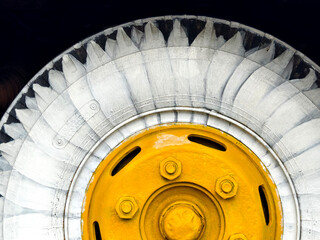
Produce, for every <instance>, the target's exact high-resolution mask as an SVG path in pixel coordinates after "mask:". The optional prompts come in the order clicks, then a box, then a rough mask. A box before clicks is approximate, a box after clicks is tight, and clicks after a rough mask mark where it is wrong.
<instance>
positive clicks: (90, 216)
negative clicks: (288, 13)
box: [0, 16, 320, 240]
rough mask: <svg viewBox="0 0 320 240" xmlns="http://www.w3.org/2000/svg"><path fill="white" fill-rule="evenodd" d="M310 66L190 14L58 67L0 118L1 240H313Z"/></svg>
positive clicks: (275, 43)
mask: <svg viewBox="0 0 320 240" xmlns="http://www.w3.org/2000/svg"><path fill="white" fill-rule="evenodd" d="M319 93H320V90H319V67H318V66H317V65H316V64H314V63H313V62H312V61H311V60H309V59H308V58H306V57H305V56H304V55H302V54H301V53H299V52H297V51H296V50H294V49H292V48H291V47H290V46H288V45H286V44H284V43H282V42H280V41H279V40H277V39H275V38H274V37H272V36H270V35H268V34H264V33H263V32H260V31H257V30H255V29H252V28H249V27H246V26H244V25H241V24H238V23H234V22H228V21H224V20H219V19H212V18H207V17H195V16H168V17H158V18H150V19H143V20H138V21H134V22H131V23H128V24H124V25H121V26H118V27H114V28H110V29H107V30H105V31H103V32H101V33H99V34H97V35H94V36H92V37H90V38H88V39H86V40H84V41H82V42H80V43H78V44H76V45H75V46H74V47H72V48H71V49H69V50H67V51H66V52H65V53H63V54H62V55H60V56H59V57H57V58H56V59H55V60H54V61H52V62H51V63H49V64H48V65H47V66H46V67H45V68H44V69H42V70H41V71H40V72H39V73H38V74H37V75H36V76H35V77H34V78H33V79H32V80H31V81H30V82H29V83H28V85H27V86H26V87H25V88H24V89H23V90H22V92H21V93H20V94H19V96H18V97H17V98H16V99H15V101H14V102H13V103H12V105H11V106H10V108H9V109H8V111H7V112H6V114H5V115H4V117H3V118H2V120H1V126H2V128H1V135H0V136H1V145H0V150H1V155H0V175H1V184H0V209H1V211H0V214H1V215H0V224H1V226H0V239H3V240H8V239H41V240H47V239H55V240H56V239H69V240H71V239H96V240H99V239H116V238H117V239H284V240H291V239H302V240H311V239H312V240H315V239H319V238H320V233H319V231H318V224H319V218H320V217H319V216H320V207H319V206H320V197H319V194H320V188H319V184H320V172H319V169H320V162H319V161H318V156H319V153H320V147H319V142H320V131H319V129H320V119H319V116H320V111H319V106H320V97H319Z"/></svg>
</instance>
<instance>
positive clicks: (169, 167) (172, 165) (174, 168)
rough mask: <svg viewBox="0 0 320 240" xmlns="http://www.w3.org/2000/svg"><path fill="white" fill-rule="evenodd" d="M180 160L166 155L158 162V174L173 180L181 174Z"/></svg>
mask: <svg viewBox="0 0 320 240" xmlns="http://www.w3.org/2000/svg"><path fill="white" fill-rule="evenodd" d="M181 171H182V167H181V162H180V161H178V160H177V159H175V158H173V157H168V158H166V159H164V160H163V161H161V162H160V174H161V176H162V177H164V178H165V179H168V180H174V179H176V178H177V177H179V176H180V175H181Z"/></svg>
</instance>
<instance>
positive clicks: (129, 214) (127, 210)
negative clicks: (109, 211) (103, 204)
mask: <svg viewBox="0 0 320 240" xmlns="http://www.w3.org/2000/svg"><path fill="white" fill-rule="evenodd" d="M138 210H139V206H138V204H137V202H136V200H135V199H134V198H133V197H121V198H120V199H119V200H118V202H117V205H116V212H117V213H118V216H119V217H120V218H121V219H132V218H133V217H134V215H135V214H136V212H137V211H138Z"/></svg>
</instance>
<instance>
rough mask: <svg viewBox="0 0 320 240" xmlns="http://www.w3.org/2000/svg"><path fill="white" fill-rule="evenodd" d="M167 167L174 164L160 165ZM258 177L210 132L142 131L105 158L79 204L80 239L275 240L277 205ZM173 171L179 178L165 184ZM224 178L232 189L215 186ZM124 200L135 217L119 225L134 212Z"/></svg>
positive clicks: (247, 159) (268, 184)
mask: <svg viewBox="0 0 320 240" xmlns="http://www.w3.org/2000/svg"><path fill="white" fill-rule="evenodd" d="M190 136H192V137H195V138H196V139H200V140H201V139H207V140H209V141H210V142H213V143H216V144H218V145H220V146H221V148H220V150H219V147H215V146H214V144H213V145H212V146H211V147H210V146H208V145H206V144H207V143H205V140H204V143H203V142H201V141H200V142H199V141H198V142H197V141H196V140H193V138H192V137H191V138H190ZM136 149H139V150H140V149H141V151H140V152H139V151H136ZM224 149H225V151H223V150H224ZM132 151H133V152H134V154H133V153H132ZM130 153H131V154H130ZM133 155H134V156H133ZM132 157H133V159H131V158H132ZM168 159H169V160H170V159H171V160H172V159H174V160H175V161H176V162H174V161H169V163H170V164H171V165H170V164H169V165H167V164H166V163H167V160H168ZM173 163H175V164H173ZM176 163H181V166H180V164H179V166H178V165H177V164H176ZM161 168H162V169H161ZM178 168H179V169H178ZM265 169H266V168H265V167H264V166H263V164H262V162H261V161H260V160H259V159H258V158H257V157H256V156H255V155H254V154H253V153H252V151H251V150H250V149H248V148H247V147H246V146H244V145H243V144H242V143H241V142H239V141H238V140H236V139H235V138H233V137H232V136H230V135H228V134H226V133H224V132H221V131H220V130H217V129H214V128H211V127H207V126H202V125H195V124H169V125H161V126H157V127H153V128H150V129H148V130H144V131H141V132H139V133H137V134H135V135H134V136H132V137H130V138H128V139H127V140H125V141H123V142H122V143H121V144H120V146H118V147H117V148H115V149H114V150H113V151H112V152H111V153H110V154H109V155H108V156H106V158H105V159H104V160H103V161H102V162H101V164H100V165H99V167H98V168H97V169H96V171H95V173H94V174H93V176H92V180H91V181H90V184H89V185H88V189H87V193H86V198H85V200H84V202H83V213H82V221H83V225H82V233H83V236H82V238H83V239H85V240H89V239H90V240H91V239H92V240H96V239H100V238H99V236H100V234H101V239H126V240H130V239H134V240H136V239H148V240H153V239H154V240H155V239H157V240H159V239H177V240H179V239H180V240H183V239H184V240H186V239H210V240H211V239H213V240H214V239H217V240H218V239H219V240H222V239H223V240H227V239H229V238H230V237H232V236H237V235H236V234H242V235H243V236H246V238H247V239H250V240H260V239H281V235H282V215H281V212H282V211H281V204H280V199H279V197H278V195H277V191H276V186H275V185H274V183H273V181H272V179H271V178H270V176H269V173H268V172H267V170H265ZM177 170H179V175H177V176H176V177H175V178H171V177H168V176H170V175H173V174H175V173H176V172H177ZM180 171H181V173H180ZM165 174H167V175H165ZM225 176H227V177H226V178H228V179H233V180H232V181H234V182H232V181H230V183H229V182H222V183H223V184H220V185H221V186H220V185H219V186H216V184H217V182H218V183H219V182H221V181H220V180H221V179H223V178H224V177H225ZM228 176H229V177H228ZM219 179H220V180H219ZM228 184H229V185H228ZM233 184H236V185H237V191H236V194H234V196H233V197H232V198H226V199H224V198H223V197H221V196H220V195H219V194H218V193H217V191H216V189H217V188H219V187H221V191H222V192H224V193H225V194H228V192H232V191H234V190H233V189H234V186H233ZM259 187H260V193H259ZM218 191H220V190H218ZM261 192H263V194H264V195H265V198H266V201H265V202H266V203H267V207H268V209H267V208H266V207H263V204H262V202H263V201H261V197H260V194H261ZM220 194H221V193H220ZM131 198H133V199H134V203H135V204H136V206H135V209H136V210H137V211H136V212H134V214H132V216H131V215H130V218H126V217H124V216H125V215H126V214H131V213H133V212H132V211H133V210H132V209H131V208H133V205H132V206H131V205H130V206H129V205H128V206H127V205H124V206H122V205H119V204H121V203H123V201H122V200H123V199H131ZM121 199H122V200H121ZM125 203H127V202H125ZM264 205H265V204H264ZM119 206H121V207H123V208H120V210H122V213H121V214H120V216H119V214H118V213H119V211H120V210H119ZM97 224H98V226H99V228H97ZM183 233H185V235H184V234H183Z"/></svg>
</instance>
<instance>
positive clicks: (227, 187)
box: [221, 180, 233, 193]
mask: <svg viewBox="0 0 320 240" xmlns="http://www.w3.org/2000/svg"><path fill="white" fill-rule="evenodd" d="M232 189H233V183H232V182H231V181H229V180H224V181H223V182H222V183H221V190H222V191H223V192H224V193H230V192H231V191H232Z"/></svg>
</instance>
